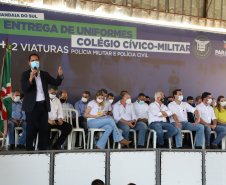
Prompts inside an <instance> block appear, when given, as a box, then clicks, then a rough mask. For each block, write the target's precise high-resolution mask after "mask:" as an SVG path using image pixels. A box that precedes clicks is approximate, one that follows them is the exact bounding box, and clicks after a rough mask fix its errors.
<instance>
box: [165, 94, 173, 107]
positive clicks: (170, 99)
mask: <svg viewBox="0 0 226 185" xmlns="http://www.w3.org/2000/svg"><path fill="white" fill-rule="evenodd" d="M172 101H173V97H172V96H168V98H167V102H166V103H167V105H169V103H171V102H172Z"/></svg>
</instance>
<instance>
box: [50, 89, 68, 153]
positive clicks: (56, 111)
mask: <svg viewBox="0 0 226 185" xmlns="http://www.w3.org/2000/svg"><path fill="white" fill-rule="evenodd" d="M57 91H58V87H57V86H53V85H49V87H48V93H49V98H50V107H51V111H50V112H49V113H48V116H49V119H48V123H49V125H50V129H51V128H57V129H59V130H60V131H61V134H60V137H59V138H58V139H57V140H56V142H55V144H54V145H53V147H52V148H53V149H55V150H59V149H61V145H62V144H63V143H64V141H65V140H66V138H67V136H68V135H69V134H70V133H71V130H72V126H71V124H70V123H67V122H64V121H63V110H62V107H61V103H60V100H59V99H58V98H57V97H56V94H57ZM52 136H53V137H52V140H53V138H54V134H53V135H52Z"/></svg>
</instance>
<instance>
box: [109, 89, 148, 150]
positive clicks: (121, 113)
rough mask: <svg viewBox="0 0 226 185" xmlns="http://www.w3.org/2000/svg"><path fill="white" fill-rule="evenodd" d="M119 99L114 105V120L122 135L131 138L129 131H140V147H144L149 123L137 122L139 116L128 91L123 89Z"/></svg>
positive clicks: (127, 138)
mask: <svg viewBox="0 0 226 185" xmlns="http://www.w3.org/2000/svg"><path fill="white" fill-rule="evenodd" d="M120 98H121V100H119V101H118V102H117V103H116V104H115V105H114V107H113V116H114V120H115V122H116V124H117V126H118V128H120V129H121V130H122V131H123V133H122V136H123V137H124V138H125V139H126V140H129V131H130V129H131V128H132V129H134V130H136V131H138V132H139V135H138V146H137V147H138V148H142V147H143V146H144V142H145V135H146V129H147V125H146V124H145V123H142V122H137V116H136V114H135V112H134V108H133V104H132V103H131V98H130V95H129V94H128V92H126V91H123V92H121V94H120Z"/></svg>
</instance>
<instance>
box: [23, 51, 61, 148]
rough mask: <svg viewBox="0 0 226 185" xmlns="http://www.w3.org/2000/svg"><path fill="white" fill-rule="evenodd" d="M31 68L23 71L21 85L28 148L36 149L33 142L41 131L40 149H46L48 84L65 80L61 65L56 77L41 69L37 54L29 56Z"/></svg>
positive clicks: (48, 103)
mask: <svg viewBox="0 0 226 185" xmlns="http://www.w3.org/2000/svg"><path fill="white" fill-rule="evenodd" d="M28 59H29V61H28V64H29V66H30V67H31V68H30V69H29V70H27V71H25V72H23V73H22V77H21V87H22V90H23V92H24V101H23V107H22V109H23V110H24V111H25V113H26V118H27V137H26V149H27V150H34V146H33V142H34V139H35V138H36V136H37V130H38V132H39V142H38V148H39V150H46V149H47V146H48V141H49V138H48V137H49V124H48V112H50V99H49V93H48V85H49V84H51V85H55V86H59V85H60V84H61V82H62V80H63V71H62V70H61V66H60V67H59V70H58V76H57V78H56V79H54V78H53V77H51V76H50V75H49V73H48V72H45V71H40V70H39V66H40V59H39V56H38V55H37V54H31V55H30V56H29V58H28Z"/></svg>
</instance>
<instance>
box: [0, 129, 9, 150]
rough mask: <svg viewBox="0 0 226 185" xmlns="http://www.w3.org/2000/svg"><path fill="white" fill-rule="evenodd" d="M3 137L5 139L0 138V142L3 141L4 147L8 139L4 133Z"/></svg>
mask: <svg viewBox="0 0 226 185" xmlns="http://www.w3.org/2000/svg"><path fill="white" fill-rule="evenodd" d="M1 133H2V132H1ZM2 135H3V137H2V138H0V141H2V147H3V146H4V144H5V142H6V139H7V138H8V137H7V138H6V137H5V134H4V133H2Z"/></svg>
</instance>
